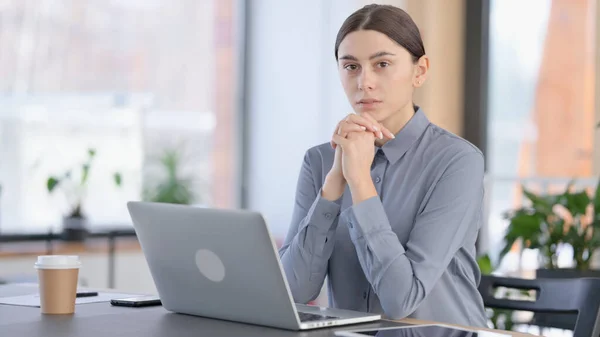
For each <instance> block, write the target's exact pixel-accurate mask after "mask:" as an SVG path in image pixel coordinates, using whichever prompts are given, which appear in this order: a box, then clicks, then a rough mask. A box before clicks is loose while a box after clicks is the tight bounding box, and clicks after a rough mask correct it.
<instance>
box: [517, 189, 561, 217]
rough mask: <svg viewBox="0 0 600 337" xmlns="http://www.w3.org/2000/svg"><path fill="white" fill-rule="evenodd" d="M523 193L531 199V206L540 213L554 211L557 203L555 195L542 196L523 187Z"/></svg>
mask: <svg viewBox="0 0 600 337" xmlns="http://www.w3.org/2000/svg"><path fill="white" fill-rule="evenodd" d="M523 194H524V195H525V196H526V197H527V199H529V201H531V206H532V207H533V208H534V209H535V210H536V211H537V212H540V213H543V214H550V213H552V206H554V205H555V204H556V197H554V196H551V195H549V196H540V195H536V194H534V193H533V192H531V191H529V190H527V189H526V188H525V187H523Z"/></svg>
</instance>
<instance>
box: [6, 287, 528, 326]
mask: <svg viewBox="0 0 600 337" xmlns="http://www.w3.org/2000/svg"><path fill="white" fill-rule="evenodd" d="M34 292H37V287H36V286H35V285H4V286H0V297H8V296H18V295H26V294H30V293H34ZM75 311H76V312H75V314H74V315H66V316H47V315H42V314H41V313H40V309H39V308H33V307H18V306H8V305H0V336H2V337H4V336H7V337H8V336H18V337H24V336H27V337H36V336H44V337H55V336H56V337H58V336H61V337H70V336H85V337H96V336H127V337H136V336H144V337H146V336H148V337H154V336H194V337H196V336H215V337H218V336H227V337H236V336H244V337H254V336H257V337H258V336H261V337H275V336H277V337H288V336H289V337H298V336H307V337H325V336H334V334H333V332H334V331H335V330H342V329H343V330H350V329H355V328H357V327H361V328H363V327H366V328H370V327H382V326H394V325H404V324H405V323H402V322H392V321H381V322H378V323H369V324H361V325H352V326H344V327H337V328H328V329H318V330H312V331H304V332H295V331H286V330H280V329H272V328H267V327H261V326H255V325H249V324H241V323H234V322H227V321H220V320H213V319H207V318H201V317H196V316H188V315H181V314H174V313H170V312H168V311H166V310H165V309H163V308H162V307H148V308H124V307H113V306H111V305H110V304H109V303H91V304H80V305H78V306H77V307H76V309H75ZM411 323H427V322H420V321H414V320H413V321H411ZM504 333H508V334H509V335H511V336H515V337H521V336H528V335H524V334H517V333H510V332H504Z"/></svg>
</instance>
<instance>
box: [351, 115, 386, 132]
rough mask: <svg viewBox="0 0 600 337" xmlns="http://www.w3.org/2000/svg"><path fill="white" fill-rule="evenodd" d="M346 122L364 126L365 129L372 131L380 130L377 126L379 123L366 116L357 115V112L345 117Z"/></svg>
mask: <svg viewBox="0 0 600 337" xmlns="http://www.w3.org/2000/svg"><path fill="white" fill-rule="evenodd" d="M346 122H348V123H354V124H358V125H360V126H364V127H366V128H367V130H369V131H372V132H378V131H380V130H379V128H378V126H379V123H377V122H375V123H373V121H370V120H368V119H367V118H365V117H363V116H360V115H357V114H350V115H348V117H346Z"/></svg>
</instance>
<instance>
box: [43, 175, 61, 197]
mask: <svg viewBox="0 0 600 337" xmlns="http://www.w3.org/2000/svg"><path fill="white" fill-rule="evenodd" d="M58 183H60V180H59V179H58V178H56V177H50V178H48V181H46V188H47V189H48V192H50V193H51V192H52V191H54V188H56V186H58Z"/></svg>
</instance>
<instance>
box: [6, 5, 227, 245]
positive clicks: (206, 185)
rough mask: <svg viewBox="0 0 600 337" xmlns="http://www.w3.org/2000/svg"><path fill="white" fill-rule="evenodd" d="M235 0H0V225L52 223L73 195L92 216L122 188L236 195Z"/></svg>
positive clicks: (122, 206)
mask: <svg viewBox="0 0 600 337" xmlns="http://www.w3.org/2000/svg"><path fill="white" fill-rule="evenodd" d="M234 3H235V4H237V2H234V1H233V0H225V1H222V0H219V1H216V0H206V1H196V0H175V1H172V0H168V1H167V0H150V1H148V0H136V1H105V0H52V1H51V0H42V1H20V0H8V1H2V2H0V185H1V186H2V191H1V196H0V231H2V232H3V233H8V232H46V231H48V230H59V227H60V223H61V219H62V217H63V216H65V215H68V214H69V213H71V211H72V210H73V208H74V205H76V204H77V200H78V198H77V197H78V196H83V197H82V198H81V200H83V203H82V211H83V212H84V214H85V215H86V216H87V217H88V220H89V222H90V226H92V227H102V226H115V225H127V224H129V223H130V220H129V216H128V213H127V210H126V201H128V200H140V199H146V200H157V201H167V202H169V201H171V202H182V203H191V204H200V205H211V206H217V207H219V206H223V207H229V206H236V204H237V195H236V184H237V176H236V172H237V170H236V165H237V157H238V155H237V148H236V144H237V137H236V135H237V132H236V130H237V126H236V123H237V118H236V114H235V113H234V108H235V107H234V104H233V103H234V102H235V95H236V92H235V88H236V87H237V83H236V81H237V79H238V76H237V75H238V73H239V70H238V69H237V68H236V65H237V59H236V57H237V55H238V50H237V48H238V47H237V46H238V43H237V38H238V36H236V34H235V32H236V31H237V29H236V25H237V22H236V19H237V18H238V15H236V10H237V8H234ZM90 149H91V150H93V153H94V156H93V159H92V162H91V165H90V166H89V167H90V168H89V174H88V179H87V180H86V184H84V186H85V188H82V184H81V181H82V179H83V176H84V174H83V172H84V170H82V168H83V167H84V166H85V165H86V163H87V161H88V160H89V158H88V156H89V153H90V152H89V150H90ZM67 172H70V173H67ZM115 174H118V176H119V178H120V180H121V184H120V186H119V185H118V184H117V181H116V179H115ZM66 176H69V177H70V179H63V180H64V181H67V182H66V183H62V181H63V180H61V183H60V184H58V185H57V187H56V188H55V190H54V191H53V192H52V193H49V192H48V187H47V185H48V182H49V178H50V177H56V178H57V179H59V180H60V179H62V178H65V177H66Z"/></svg>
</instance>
